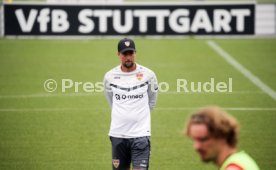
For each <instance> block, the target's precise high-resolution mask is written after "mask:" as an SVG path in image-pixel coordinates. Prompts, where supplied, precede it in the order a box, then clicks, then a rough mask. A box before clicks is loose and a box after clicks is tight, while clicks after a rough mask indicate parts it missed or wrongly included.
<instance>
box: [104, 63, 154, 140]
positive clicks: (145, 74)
mask: <svg viewBox="0 0 276 170" xmlns="http://www.w3.org/2000/svg"><path fill="white" fill-rule="evenodd" d="M157 91H158V82H157V79H156V76H155V74H154V72H153V71H151V70H150V69H148V68H146V67H144V66H141V65H139V64H137V63H136V69H135V70H134V71H132V72H123V71H122V70H121V65H119V66H117V67H115V68H113V69H111V70H110V71H108V72H107V73H106V74H105V76H104V92H105V96H106V98H107V101H108V103H109V105H110V106H111V108H112V113H111V125H110V130H109V136H112V137H118V138H136V137H143V136H151V116H150V111H151V110H152V109H153V108H154V106H155V104H156V99H157Z"/></svg>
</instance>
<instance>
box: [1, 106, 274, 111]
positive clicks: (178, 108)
mask: <svg viewBox="0 0 276 170" xmlns="http://www.w3.org/2000/svg"><path fill="white" fill-rule="evenodd" d="M198 108H200V107H157V108H156V109H155V110H157V111H158V110H159V111H193V110H198ZM223 109H224V110H230V111H276V108H275V107H271V108H269V107H264V108H262V107H224V108H223ZM108 110H110V108H107V107H106V108H0V112H59V111H108Z"/></svg>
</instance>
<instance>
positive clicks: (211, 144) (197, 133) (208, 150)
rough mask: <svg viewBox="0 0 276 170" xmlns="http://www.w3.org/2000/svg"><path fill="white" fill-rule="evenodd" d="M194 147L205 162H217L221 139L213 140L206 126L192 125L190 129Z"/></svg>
mask: <svg viewBox="0 0 276 170" xmlns="http://www.w3.org/2000/svg"><path fill="white" fill-rule="evenodd" d="M189 131H190V132H189V134H190V137H191V138H192V140H193V147H194V149H195V150H196V151H197V152H198V153H199V155H200V158H201V160H202V161H204V162H209V161H216V159H217V156H218V153H219V145H220V139H215V138H212V137H211V136H210V134H209V132H208V129H207V126H206V125H204V124H192V125H191V126H190V129H189Z"/></svg>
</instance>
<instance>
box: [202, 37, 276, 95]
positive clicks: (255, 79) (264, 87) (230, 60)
mask: <svg viewBox="0 0 276 170" xmlns="http://www.w3.org/2000/svg"><path fill="white" fill-rule="evenodd" d="M207 44H208V45H209V47H211V48H212V49H213V50H215V51H216V52H217V53H218V54H219V55H220V56H221V57H222V58H223V59H224V60H226V61H227V62H228V63H229V64H230V65H232V66H233V67H234V68H236V69H237V70H238V71H239V72H240V73H242V74H243V75H244V76H245V77H246V78H248V79H249V80H250V81H251V82H252V83H253V84H255V85H256V86H257V87H259V88H260V89H261V90H262V91H263V92H265V93H266V94H268V95H269V96H270V97H272V98H273V99H274V100H276V92H275V91H274V90H273V89H271V88H270V87H269V86H267V85H266V84H265V83H263V82H262V81H261V80H260V79H259V78H258V77H257V76H255V75H254V74H253V73H251V72H250V71H249V70H247V69H246V68H245V67H244V66H243V65H241V64H240V63H239V62H238V61H236V60H235V59H234V57H232V56H231V55H230V54H229V53H227V52H226V51H225V50H223V49H222V48H221V47H220V46H219V45H218V44H216V43H215V42H214V41H210V40H209V41H207Z"/></svg>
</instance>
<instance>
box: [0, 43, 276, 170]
mask: <svg viewBox="0 0 276 170" xmlns="http://www.w3.org/2000/svg"><path fill="white" fill-rule="evenodd" d="M117 41H118V40H117V39H106V40H7V39H0V80H1V81H0V169H3V170H10V169H11V170H12V169H26V170H44V169H45V170H49V169H55V170H63V169H64V170H71V169H72V170H73V169H74V170H75V169H93V170H108V169H111V146H110V141H109V139H108V136H107V134H108V130H109V123H110V108H109V106H108V104H107V102H106V100H105V98H104V95H103V94H102V93H96V92H94V93H93V92H90V93H86V92H85V91H83V90H82V89H80V90H79V93H74V89H70V90H68V91H66V93H62V92H61V86H60V82H61V79H65V78H66V79H72V80H73V81H75V82H93V83H95V82H98V81H102V79H103V76H104V74H105V72H106V71H108V70H109V69H111V68H113V67H115V66H116V65H118V64H119V60H118V58H117V57H116V45H117ZM213 41H214V42H216V43H217V44H218V45H219V46H220V47H222V48H223V49H224V50H225V51H226V52H228V53H229V54H231V55H232V56H233V57H234V58H235V59H236V60H237V61H238V62H239V63H240V64H242V65H243V66H244V67H246V68H247V69H248V70H250V71H251V72H252V73H253V74H254V75H256V76H258V77H259V78H260V79H261V80H262V81H263V82H264V83H265V84H266V85H268V86H269V87H270V88H272V89H273V90H274V91H275V90H276V76H275V75H276V48H275V47H276V39H246V40H237V39H231V40H227V39H224V40H222V39H219V40H218V39H217V40H213ZM136 46H137V49H138V53H137V62H138V63H140V64H142V65H144V66H147V67H149V68H151V69H152V70H154V71H155V72H156V74H157V77H158V80H159V82H168V83H169V84H170V91H169V93H160V94H159V97H158V103H157V107H156V109H155V111H154V112H153V113H152V155H151V162H150V169H151V170H183V169H185V170H212V169H217V168H216V167H215V166H214V165H212V164H208V165H205V164H203V163H201V161H200V160H199V157H198V155H197V153H195V151H194V150H193V148H192V142H191V141H190V140H189V139H188V138H187V137H183V136H182V134H181V131H182V128H183V126H184V122H185V120H186V118H187V115H188V114H189V113H191V112H192V111H194V110H195V109H196V108H198V107H202V106H206V105H214V104H215V105H219V106H221V107H223V108H226V109H227V110H228V111H229V112H230V113H231V114H232V115H234V116H235V117H237V118H238V120H239V122H240V123H241V133H240V142H239V148H240V149H242V150H246V151H247V152H248V153H249V154H250V155H251V156H252V157H253V158H254V159H255V160H256V161H257V162H258V164H259V165H260V167H261V169H263V170H272V169H274V168H275V167H276V156H275V153H276V145H275V141H276V133H275V129H276V124H275V122H276V101H275V100H274V99H272V98H271V97H270V96H269V95H267V94H266V93H265V92H263V91H262V90H261V89H259V88H258V87H257V86H255V85H254V84H253V83H252V82H251V81H249V80H248V78H246V77H245V76H243V75H242V74H241V73H240V72H239V71H238V70H236V69H235V68H234V67H232V66H231V65H229V64H228V63H227V62H226V61H225V60H224V59H223V58H222V57H220V56H219V55H218V54H217V53H216V52H215V51H214V50H213V49H212V48H210V47H209V46H208V45H207V43H206V40H195V39H183V40H181V39H178V40H174V39H162V40H154V39H136ZM212 77H213V78H215V80H216V81H226V82H227V81H228V78H232V79H233V92H232V93H219V92H216V93H184V92H183V93H176V92H175V91H176V79H187V80H188V81H195V82H198V81H203V82H204V81H210V78H212ZM50 78H52V79H55V80H56V81H57V82H58V84H59V86H58V88H57V91H56V92H53V93H48V92H46V91H45V90H44V88H43V83H44V81H45V80H47V79H50Z"/></svg>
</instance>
